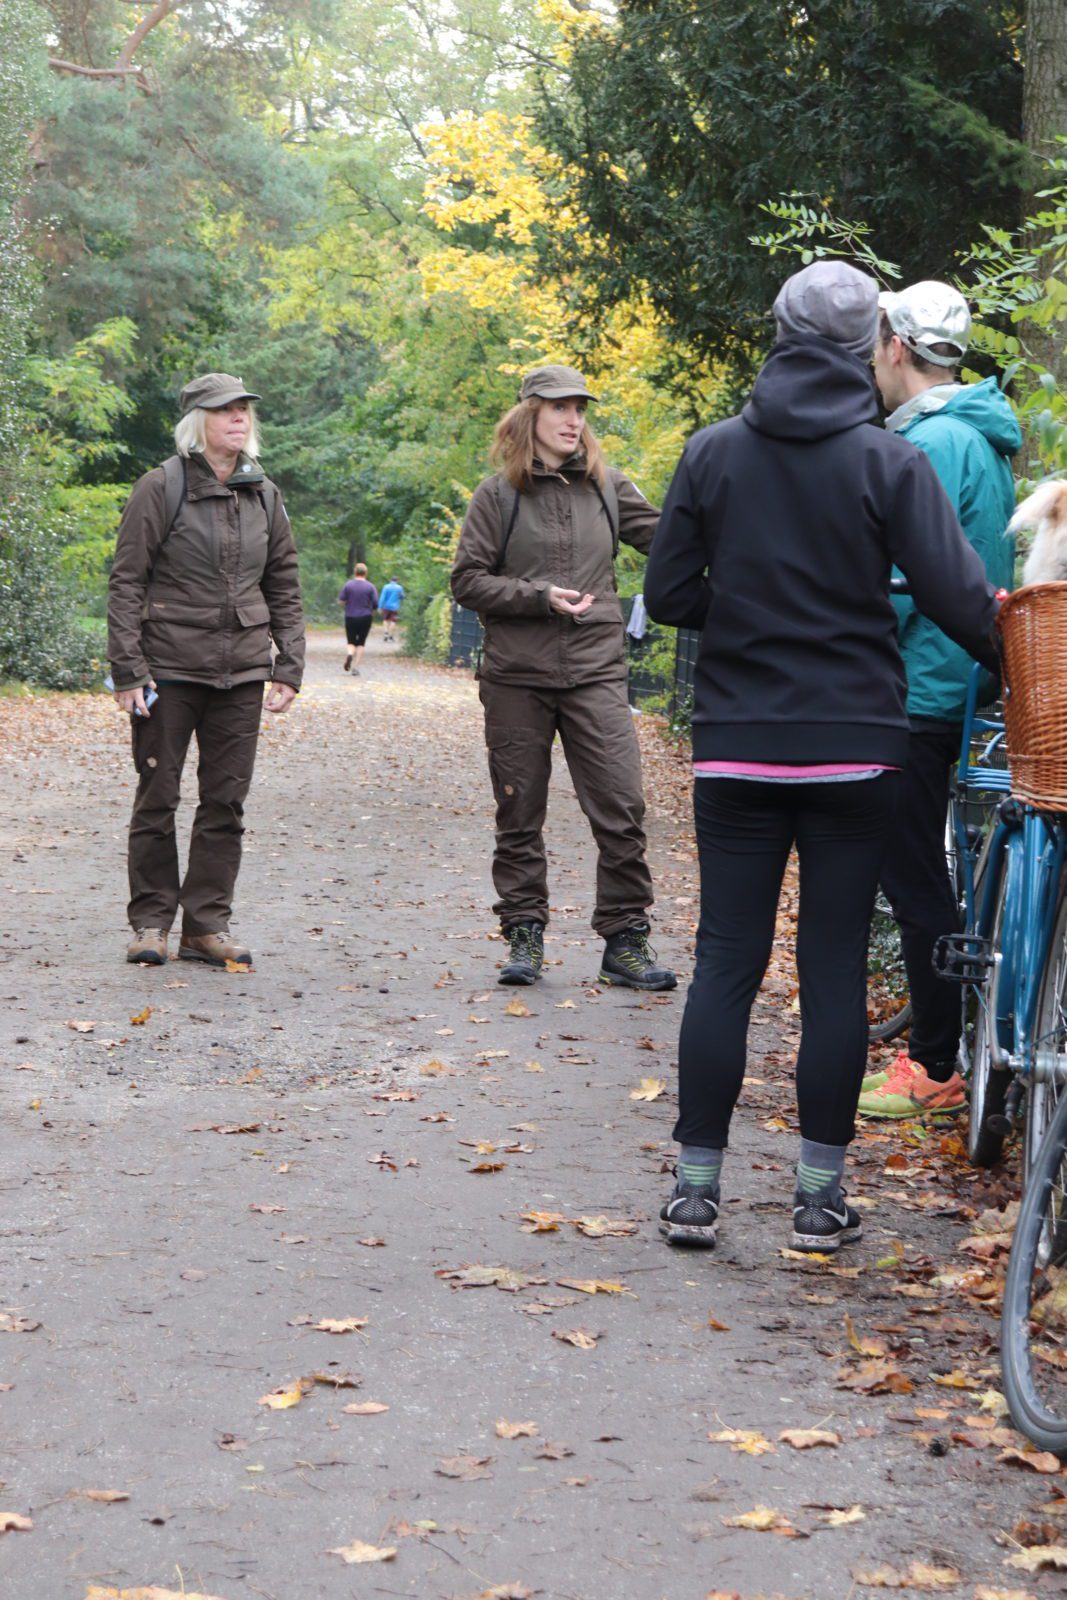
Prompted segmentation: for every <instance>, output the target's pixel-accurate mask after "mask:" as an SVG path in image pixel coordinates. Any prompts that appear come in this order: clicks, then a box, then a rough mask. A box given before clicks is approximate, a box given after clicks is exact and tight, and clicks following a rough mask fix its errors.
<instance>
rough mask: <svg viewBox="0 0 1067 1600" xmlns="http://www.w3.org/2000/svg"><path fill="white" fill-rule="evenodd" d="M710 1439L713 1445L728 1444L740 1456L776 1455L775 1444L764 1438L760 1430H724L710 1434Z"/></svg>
mask: <svg viewBox="0 0 1067 1600" xmlns="http://www.w3.org/2000/svg"><path fill="white" fill-rule="evenodd" d="M708 1439H709V1440H710V1441H711V1443H712V1444H728V1445H729V1446H730V1449H731V1450H735V1451H737V1453H738V1454H739V1455H745V1456H766V1455H773V1454H774V1446H773V1444H772V1443H771V1441H770V1440H769V1439H765V1438H764V1436H763V1434H762V1433H760V1431H759V1429H758V1428H722V1429H720V1431H719V1432H718V1433H709V1434H708Z"/></svg>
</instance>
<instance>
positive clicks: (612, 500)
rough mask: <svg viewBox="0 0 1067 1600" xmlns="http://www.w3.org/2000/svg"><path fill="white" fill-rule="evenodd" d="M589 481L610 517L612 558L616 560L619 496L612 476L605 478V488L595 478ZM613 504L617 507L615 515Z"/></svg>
mask: <svg viewBox="0 0 1067 1600" xmlns="http://www.w3.org/2000/svg"><path fill="white" fill-rule="evenodd" d="M589 482H590V483H591V484H592V485H593V488H594V489H595V490H596V494H597V499H598V500H599V501H600V504H601V505H602V506H603V507H604V515H605V516H606V517H607V519H608V527H609V528H610V529H611V559H612V560H613V561H614V560H615V559H616V557H617V556H618V554H619V497H618V495H617V494H616V493H615V485H614V484H613V483H612V481H611V479H610V477H607V478H605V479H604V487H603V489H602V488H601V487H600V485H599V483H597V481H596V479H595V478H590V479H589ZM612 506H614V508H615V514H614V516H613V515H612Z"/></svg>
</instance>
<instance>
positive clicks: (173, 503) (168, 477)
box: [159, 456, 188, 549]
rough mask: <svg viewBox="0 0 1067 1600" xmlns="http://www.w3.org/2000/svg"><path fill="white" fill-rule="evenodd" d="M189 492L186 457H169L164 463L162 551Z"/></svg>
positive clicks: (160, 542)
mask: <svg viewBox="0 0 1067 1600" xmlns="http://www.w3.org/2000/svg"><path fill="white" fill-rule="evenodd" d="M187 492H188V482H187V480H186V475H185V457H184V456H168V457H167V459H166V461H164V463H163V537H162V539H161V540H160V541H159V544H160V549H162V547H163V545H164V544H165V543H166V541H167V540H168V539H169V537H170V530H171V529H172V528H173V526H174V523H175V521H176V519H177V516H178V512H179V511H180V510H181V508H182V502H183V500H184V499H185V496H186V494H187Z"/></svg>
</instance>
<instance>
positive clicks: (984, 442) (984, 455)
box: [890, 378, 1022, 722]
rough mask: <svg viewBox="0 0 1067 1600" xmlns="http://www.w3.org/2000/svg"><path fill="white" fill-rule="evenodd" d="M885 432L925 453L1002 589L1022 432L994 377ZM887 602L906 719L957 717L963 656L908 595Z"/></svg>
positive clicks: (966, 670)
mask: <svg viewBox="0 0 1067 1600" xmlns="http://www.w3.org/2000/svg"><path fill="white" fill-rule="evenodd" d="M934 403H935V404H936V401H935V402H934ZM893 420H894V419H893V418H891V419H890V423H891V424H892V422H893ZM893 431H894V432H899V433H901V434H902V435H903V436H904V437H905V438H906V439H907V440H909V442H910V443H911V444H914V445H917V446H918V447H919V449H920V450H921V451H922V452H923V453H924V455H927V456H928V457H929V458H930V461H931V464H932V465H933V467H934V470H935V471H936V473H937V475H938V477H939V478H940V479H941V482H942V484H943V486H944V489H945V493H946V494H947V495H948V497H949V499H950V500H951V501H952V505H953V508H954V510H955V512H956V515H957V516H958V517H959V519H960V522H961V524H962V526H963V531H964V533H965V534H966V535H967V538H968V539H969V540H970V542H971V544H973V545H974V548H975V549H976V550H977V551H978V554H979V555H980V556H981V558H982V560H983V561H984V563H985V569H986V573H987V574H988V577H989V581H990V583H992V584H994V585H995V586H996V587H997V588H998V589H1000V588H1003V589H1010V588H1011V587H1012V574H1013V567H1014V561H1015V548H1014V540H1013V539H1012V538H1011V536H1010V535H1009V533H1008V532H1007V526H1008V522H1009V519H1010V518H1011V514H1012V512H1013V511H1014V510H1015V487H1014V484H1013V482H1012V475H1011V457H1012V456H1013V455H1014V454H1015V452H1016V450H1018V449H1019V447H1020V445H1021V444H1022V432H1021V430H1020V428H1019V424H1018V423H1017V422H1016V420H1015V416H1014V413H1013V412H1012V409H1011V406H1010V405H1009V404H1008V402H1007V400H1006V399H1005V398H1004V396H1003V395H1002V394H1001V392H1000V390H999V388H998V387H997V382H996V379H995V378H986V379H985V380H984V381H983V382H982V383H971V384H965V385H964V386H963V387H962V388H959V389H957V390H956V391H955V393H953V394H952V395H951V397H950V398H949V400H948V401H947V402H946V403H944V404H943V405H940V406H938V407H937V409H933V410H923V409H921V407H920V408H918V409H917V410H916V411H915V413H914V414H913V415H912V416H909V417H908V418H907V419H906V420H902V421H901V423H899V424H897V426H896V427H895V428H894V430H893ZM894 604H895V605H896V608H897V615H898V621H899V630H900V650H901V655H902V656H903V658H904V666H905V669H906V671H907V674H908V716H909V717H932V718H935V719H937V720H938V721H941V722H959V721H961V719H962V717H963V709H964V703H965V701H966V698H967V680H968V678H969V677H970V672H971V667H972V665H973V663H972V661H971V658H970V656H969V655H967V653H966V651H964V650H961V649H960V647H959V645H956V644H953V643H952V641H951V639H949V638H947V637H946V635H945V634H943V633H942V632H941V629H940V628H938V627H936V626H935V625H934V623H932V622H931V621H930V620H929V618H927V617H924V616H922V615H921V614H920V613H919V612H918V611H917V610H916V609H915V605H914V602H913V601H912V600H911V599H910V598H908V597H901V598H898V599H896V600H895V601H894Z"/></svg>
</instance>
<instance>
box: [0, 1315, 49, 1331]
mask: <svg viewBox="0 0 1067 1600" xmlns="http://www.w3.org/2000/svg"><path fill="white" fill-rule="evenodd" d="M40 1326H41V1324H40V1323H39V1322H34V1321H33V1320H32V1318H30V1317H16V1316H15V1314H14V1312H12V1311H0V1333H36V1331H37V1329H38V1328H39V1327H40Z"/></svg>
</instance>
